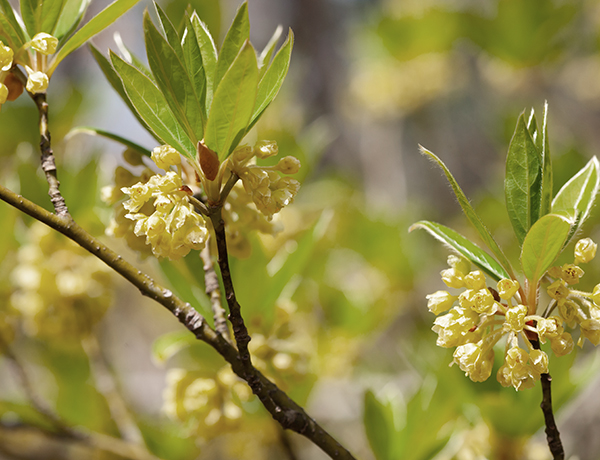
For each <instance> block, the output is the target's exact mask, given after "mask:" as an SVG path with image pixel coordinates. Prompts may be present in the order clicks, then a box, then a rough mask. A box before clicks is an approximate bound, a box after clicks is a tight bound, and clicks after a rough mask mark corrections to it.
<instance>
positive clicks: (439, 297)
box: [426, 291, 456, 315]
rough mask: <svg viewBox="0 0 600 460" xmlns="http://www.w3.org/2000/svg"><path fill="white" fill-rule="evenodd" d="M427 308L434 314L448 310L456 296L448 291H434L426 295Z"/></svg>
mask: <svg viewBox="0 0 600 460" xmlns="http://www.w3.org/2000/svg"><path fill="white" fill-rule="evenodd" d="M426 298H427V308H429V311H430V312H431V313H433V314H435V315H439V314H440V313H442V312H445V311H447V310H449V309H450V308H451V307H452V304H453V303H454V301H455V300H456V296H453V295H451V294H450V293H449V292H448V291H436V292H434V293H433V294H429V295H428V296H427V297H426Z"/></svg>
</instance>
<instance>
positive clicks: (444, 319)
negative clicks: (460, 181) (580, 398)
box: [427, 238, 600, 390]
mask: <svg viewBox="0 0 600 460" xmlns="http://www.w3.org/2000/svg"><path fill="white" fill-rule="evenodd" d="M596 248H597V246H596V244H595V243H594V242H593V241H592V240H591V239H590V238H585V239H582V240H579V241H578V242H577V244H576V245H575V254H574V255H575V257H574V261H573V263H572V264H564V265H562V266H560V267H558V266H557V267H552V268H550V269H549V270H548V272H547V275H548V276H549V277H550V278H554V281H552V282H551V283H550V284H549V285H548V286H547V288H546V292H547V293H548V295H549V297H550V299H551V301H550V304H549V305H548V308H546V309H545V311H544V313H543V314H541V315H539V314H537V313H536V314H529V311H528V308H527V306H526V305H524V304H523V299H521V297H520V295H519V282H518V281H517V280H513V279H501V280H500V281H498V283H497V284H496V285H495V286H494V287H493V288H492V287H488V286H486V278H485V275H484V273H483V272H482V271H480V270H471V267H470V263H469V262H468V261H467V260H466V259H461V258H459V257H457V256H453V255H452V256H450V257H449V258H448V265H449V266H450V268H448V269H446V270H443V271H442V272H441V277H442V280H443V281H444V283H445V284H446V285H447V286H448V288H450V289H455V290H462V292H460V293H457V294H452V293H450V292H448V291H442V290H440V291H437V292H435V293H433V294H430V295H428V296H427V307H428V308H429V311H431V312H432V313H434V314H435V315H436V316H437V318H436V319H435V321H434V324H433V328H432V329H433V331H434V332H436V333H437V334H438V339H437V345H439V346H441V347H444V348H454V347H456V350H455V352H454V361H453V364H457V365H458V366H459V367H460V369H461V370H462V371H463V372H465V374H466V375H467V376H469V378H471V380H473V381H475V382H481V381H484V380H487V378H489V376H490V375H491V373H492V367H493V363H494V347H495V346H496V344H498V343H499V341H500V339H502V338H503V337H505V339H506V342H505V347H504V363H503V365H502V366H501V367H500V369H499V370H498V373H497V375H496V377H497V379H498V381H499V382H500V383H501V384H502V385H504V386H512V387H514V388H515V389H516V390H522V389H526V388H531V387H532V386H533V385H534V384H535V382H536V381H537V380H539V378H540V374H543V373H547V372H548V356H547V354H546V352H545V351H542V350H538V349H535V348H534V347H533V345H532V343H531V340H533V339H537V340H539V341H540V342H541V343H542V344H544V343H546V342H547V341H549V342H550V348H551V350H552V351H553V353H554V354H555V355H557V356H563V355H566V354H568V353H570V352H571V351H572V350H573V347H574V341H573V338H572V336H571V334H570V333H569V332H565V324H567V325H569V326H570V327H571V328H577V327H579V330H580V336H579V340H578V342H577V343H578V345H580V346H582V345H583V341H584V340H585V339H588V340H589V341H590V342H591V343H592V344H594V345H598V344H599V343H600V284H598V285H596V287H595V288H594V290H593V291H592V292H583V291H578V290H576V289H574V288H573V286H575V285H577V284H578V283H579V280H580V278H581V277H582V276H583V275H584V271H583V269H582V268H581V267H580V266H579V264H581V263H588V262H590V261H591V260H592V259H593V258H594V257H595V255H596ZM444 312H447V313H446V314H444V315H442V313H444Z"/></svg>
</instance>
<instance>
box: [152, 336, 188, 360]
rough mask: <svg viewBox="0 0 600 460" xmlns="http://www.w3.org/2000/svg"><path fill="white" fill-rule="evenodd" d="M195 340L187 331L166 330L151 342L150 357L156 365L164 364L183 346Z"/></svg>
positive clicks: (185, 346)
mask: <svg viewBox="0 0 600 460" xmlns="http://www.w3.org/2000/svg"><path fill="white" fill-rule="evenodd" d="M195 342H197V339H196V337H194V334H190V332H189V331H174V332H168V333H166V334H163V335H161V336H160V337H159V338H157V339H156V340H155V341H154V343H153V344H152V359H153V360H154V362H155V363H156V364H158V365H160V364H164V363H165V362H167V361H168V360H169V358H171V357H173V356H174V355H176V354H177V353H179V352H180V351H181V350H183V349H184V348H187V347H188V346H190V345H191V344H193V343H195Z"/></svg>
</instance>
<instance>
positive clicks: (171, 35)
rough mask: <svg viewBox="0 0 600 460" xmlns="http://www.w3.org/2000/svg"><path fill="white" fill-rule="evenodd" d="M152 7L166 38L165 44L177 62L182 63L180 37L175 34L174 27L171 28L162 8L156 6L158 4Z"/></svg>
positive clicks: (170, 23) (171, 25) (171, 24)
mask: <svg viewBox="0 0 600 460" xmlns="http://www.w3.org/2000/svg"><path fill="white" fill-rule="evenodd" d="M154 7H155V8H156V14H157V15H158V19H159V21H160V25H161V27H162V30H163V32H164V34H165V37H167V42H168V43H169V45H171V48H173V50H174V51H175V53H176V54H177V57H178V58H179V60H180V61H181V62H184V57H183V50H182V48H181V37H180V36H179V34H178V33H177V30H176V29H175V26H173V23H172V22H171V20H170V19H169V18H168V16H167V15H166V14H165V12H164V11H163V10H162V8H161V7H160V6H158V3H156V2H154Z"/></svg>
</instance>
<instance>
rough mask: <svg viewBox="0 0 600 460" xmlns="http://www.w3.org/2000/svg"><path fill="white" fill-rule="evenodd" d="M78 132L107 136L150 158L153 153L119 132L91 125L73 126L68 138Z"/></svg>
mask: <svg viewBox="0 0 600 460" xmlns="http://www.w3.org/2000/svg"><path fill="white" fill-rule="evenodd" d="M76 134H88V135H91V136H101V137H105V138H107V139H110V140H111V141H115V142H118V143H119V144H122V145H124V146H125V147H127V148H130V149H132V150H135V151H136V152H139V153H141V154H142V155H144V156H147V157H148V158H150V155H151V153H152V152H150V150H148V149H146V148H144V147H142V146H141V145H139V144H136V143H135V142H132V141H130V140H128V139H125V138H124V137H121V136H119V135H118V134H114V133H110V132H108V131H104V130H103V129H98V128H92V127H90V126H77V127H76V128H73V129H72V130H71V131H69V134H67V136H66V139H68V138H70V137H71V136H74V135H76Z"/></svg>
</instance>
